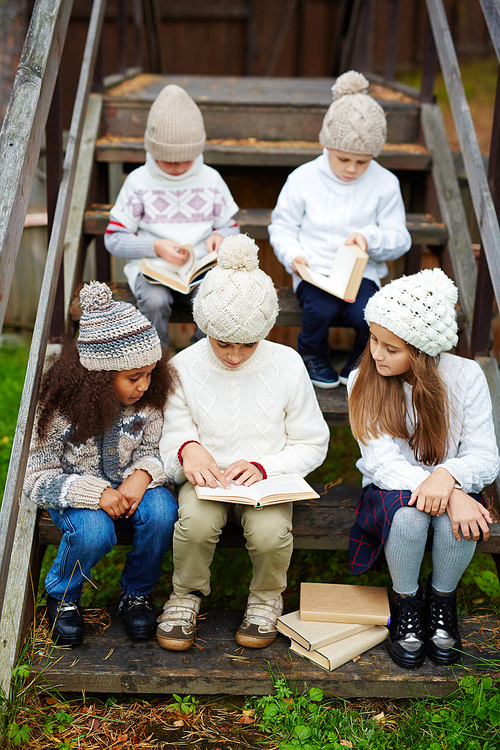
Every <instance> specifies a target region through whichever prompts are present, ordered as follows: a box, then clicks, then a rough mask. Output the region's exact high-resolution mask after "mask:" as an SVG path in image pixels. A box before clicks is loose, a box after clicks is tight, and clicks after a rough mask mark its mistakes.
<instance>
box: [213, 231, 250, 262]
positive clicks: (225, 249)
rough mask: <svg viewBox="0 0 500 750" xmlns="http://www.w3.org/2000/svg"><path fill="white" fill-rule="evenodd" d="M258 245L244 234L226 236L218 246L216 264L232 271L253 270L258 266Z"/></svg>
mask: <svg viewBox="0 0 500 750" xmlns="http://www.w3.org/2000/svg"><path fill="white" fill-rule="evenodd" d="M257 251H258V247H257V245H256V244H255V242H254V241H253V240H252V239H250V237H249V236H248V235H246V234H234V235H233V236H232V237H227V238H226V239H225V240H224V241H223V242H222V243H221V246H220V248H219V258H218V266H219V268H225V269H228V270H231V269H232V270H233V271H254V270H255V269H256V268H258V267H259V261H258V259H257Z"/></svg>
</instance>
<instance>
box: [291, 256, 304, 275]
mask: <svg viewBox="0 0 500 750" xmlns="http://www.w3.org/2000/svg"><path fill="white" fill-rule="evenodd" d="M297 263H299V264H300V263H305V264H306V265H307V260H306V259H305V258H304V256H303V255H297V257H296V258H294V259H293V260H292V269H293V270H294V271H295V273H297Z"/></svg>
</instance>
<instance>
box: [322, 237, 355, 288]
mask: <svg viewBox="0 0 500 750" xmlns="http://www.w3.org/2000/svg"><path fill="white" fill-rule="evenodd" d="M355 262H356V256H355V255H354V253H353V252H352V250H351V248H350V247H349V246H348V245H339V247H338V248H337V252H336V253H335V257H334V259H333V263H332V267H331V269H330V273H329V275H328V278H329V279H330V280H331V281H332V284H333V285H334V286H335V288H336V289H342V290H343V295H344V294H345V290H346V288H347V285H348V283H349V280H350V278H351V273H352V269H353V268H354V264H355Z"/></svg>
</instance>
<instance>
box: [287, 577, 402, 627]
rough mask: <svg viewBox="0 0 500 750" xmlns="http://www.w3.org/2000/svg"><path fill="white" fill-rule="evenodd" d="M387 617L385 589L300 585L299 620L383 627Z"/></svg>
mask: <svg viewBox="0 0 500 750" xmlns="http://www.w3.org/2000/svg"><path fill="white" fill-rule="evenodd" d="M390 616H391V615H390V610H389V597H388V596H387V590H386V589H385V588H381V587H378V586H350V585H347V584H340V583H301V585H300V619H301V620H316V621H320V622H348V623H357V624H361V625H387V624H388V623H389V622H390Z"/></svg>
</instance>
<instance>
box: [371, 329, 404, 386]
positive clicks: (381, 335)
mask: <svg viewBox="0 0 500 750" xmlns="http://www.w3.org/2000/svg"><path fill="white" fill-rule="evenodd" d="M370 353H371V355H372V357H373V360H374V362H375V365H376V367H377V372H378V373H379V375H382V376H383V377H384V378H389V377H392V376H394V375H403V374H404V373H405V372H408V371H409V370H410V355H409V354H408V348H407V346H406V343H405V342H404V341H403V339H400V338H399V336H396V335H395V334H394V333H391V331H388V330H387V328H383V326H379V325H378V323H370Z"/></svg>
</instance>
